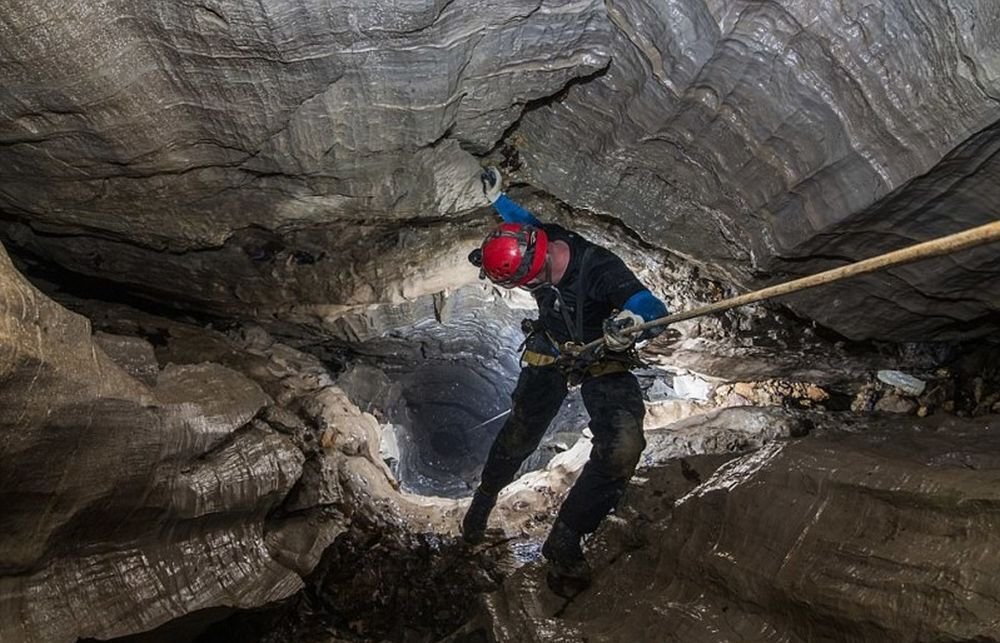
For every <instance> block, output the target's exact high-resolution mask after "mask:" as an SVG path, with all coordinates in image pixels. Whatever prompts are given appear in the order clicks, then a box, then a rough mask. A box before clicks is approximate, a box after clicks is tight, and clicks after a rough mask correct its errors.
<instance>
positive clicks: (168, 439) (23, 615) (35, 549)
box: [0, 254, 454, 643]
mask: <svg viewBox="0 0 1000 643" xmlns="http://www.w3.org/2000/svg"><path fill="white" fill-rule="evenodd" d="M114 315H115V309H114V308H112V307H109V308H107V309H106V311H105V317H104V319H103V320H102V323H103V324H104V327H105V328H107V329H109V330H113V331H122V332H124V331H130V333H131V334H132V335H133V336H130V337H128V336H124V335H120V334H117V333H114V332H103V333H98V334H95V335H92V334H91V324H90V322H89V321H88V320H87V319H85V318H84V317H81V316H80V315H77V314H74V313H71V312H69V311H68V310H66V309H64V308H62V307H61V306H59V305H58V304H56V303H55V302H53V301H52V300H50V299H48V298H47V297H45V296H44V295H42V294H41V293H40V292H39V291H38V290H36V289H35V288H34V287H32V286H31V285H29V284H28V283H27V282H26V281H25V280H24V279H23V278H22V277H21V276H20V275H18V273H17V272H16V271H15V270H14V268H13V266H12V265H11V263H10V261H9V259H8V258H7V257H6V255H4V254H0V384H2V385H0V430H2V441H0V472H2V483H3V484H2V488H0V504H2V505H3V508H4V510H3V530H2V533H0V552H2V554H0V590H2V591H0V594H2V598H0V639H3V640H4V641H12V642H18V641H24V642H34V641H37V642H42V641H44V642H45V643H53V642H58V641H74V640H76V639H77V638H81V637H96V638H111V637H116V636H123V635H126V634H132V633H135V632H141V631H144V630H148V629H152V628H154V627H156V626H158V625H160V624H162V623H165V622H167V621H170V620H171V619H176V618H179V617H182V616H185V615H187V614H190V613H193V612H196V611H199V610H205V609H207V608H230V609H236V608H253V607H258V606H261V605H264V604H266V603H270V602H273V601H275V600H278V599H282V598H285V597H287V596H289V595H291V594H293V593H294V592H296V591H297V590H298V589H300V588H301V587H302V586H303V584H302V578H303V577H304V576H306V575H307V574H309V573H310V572H311V571H312V570H313V568H314V567H315V566H316V564H317V563H318V562H319V560H320V557H321V555H322V554H323V552H324V551H325V549H326V547H327V546H328V545H329V544H330V543H331V542H333V540H334V539H335V538H336V537H337V536H338V535H339V534H341V533H342V532H343V531H344V530H346V529H347V526H348V525H349V524H350V522H351V520H352V517H354V516H356V515H361V514H363V513H364V512H366V511H375V509H374V508H375V507H376V506H377V507H379V509H378V510H377V511H378V513H379V515H380V517H381V520H382V521H383V524H386V525H394V526H395V528H396V529H398V528H400V525H403V524H408V523H409V522H410V521H414V522H418V523H419V524H421V525H434V528H435V529H437V530H440V531H442V532H445V531H448V530H450V529H453V528H454V517H451V518H446V517H443V516H444V512H443V510H441V509H434V510H431V509H430V508H429V507H431V506H433V501H430V500H425V501H421V502H413V501H412V500H408V499H407V498H405V497H403V496H400V495H399V493H398V492H397V490H396V488H395V486H394V482H393V480H392V479H391V476H390V475H389V474H388V472H387V470H386V468H385V465H384V464H383V463H382V461H381V459H380V458H379V457H378V443H379V435H378V432H379V427H378V423H377V421H376V420H375V419H374V418H373V417H372V416H371V415H368V414H364V413H361V412H360V411H359V410H358V409H357V407H356V406H354V405H353V404H352V403H351V402H350V401H349V400H348V399H347V397H346V395H345V394H344V393H343V392H342V391H340V390H339V389H338V388H336V387H335V386H333V382H332V379H331V378H330V376H329V374H328V372H327V370H326V369H325V368H324V367H323V366H322V365H321V364H320V363H319V362H318V361H317V360H316V358H314V357H312V356H309V355H306V354H304V353H301V352H299V351H297V350H294V349H291V348H289V347H287V346H283V345H281V344H277V343H275V342H274V341H273V340H271V339H270V338H268V337H267V335H266V333H262V332H257V331H252V330H251V331H247V332H243V333H237V334H236V335H234V336H233V337H228V336H226V335H223V334H221V333H218V332H213V331H207V330H205V329H203V328H200V327H197V326H190V325H185V324H179V323H175V322H170V321H168V320H165V319H162V318H156V317H152V316H143V315H138V319H139V320H140V321H138V322H136V321H128V322H126V321H124V320H125V319H128V317H127V316H126V317H123V318H122V319H121V320H119V321H117V322H116V321H114V320H113V319H112V318H113V317H114ZM134 335H145V336H149V337H152V338H154V339H155V341H156V347H155V350H154V346H152V345H151V344H150V343H148V342H146V341H145V340H142V339H139V338H138V337H136V336H134ZM452 504H453V503H445V505H444V506H445V508H449V507H451V505H452ZM436 521H437V522H436ZM224 613H225V612H224V611H221V612H217V613H216V615H217V616H219V615H224Z"/></svg>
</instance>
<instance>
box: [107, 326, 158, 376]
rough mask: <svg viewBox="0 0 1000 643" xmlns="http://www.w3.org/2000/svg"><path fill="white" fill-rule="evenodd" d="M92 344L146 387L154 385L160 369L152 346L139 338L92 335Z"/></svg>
mask: <svg viewBox="0 0 1000 643" xmlns="http://www.w3.org/2000/svg"><path fill="white" fill-rule="evenodd" d="M94 343H96V344H97V345H98V346H100V347H101V349H102V350H104V352H105V353H107V354H108V357H110V358H111V359H113V360H114V362H115V364H118V366H120V367H121V368H122V369H123V370H124V371H125V372H126V373H128V374H129V375H131V376H132V377H134V378H136V379H137V380H139V381H140V382H142V383H143V384H146V385H147V386H153V385H155V384H156V376H157V374H158V373H159V370H160V367H159V364H157V362H156V355H155V353H154V352H153V345H152V344H150V343H149V342H147V341H146V340H144V339H141V338H139V337H127V336H123V335H111V334H108V333H101V332H97V333H94Z"/></svg>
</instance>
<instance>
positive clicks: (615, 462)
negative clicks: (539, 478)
mask: <svg viewBox="0 0 1000 643" xmlns="http://www.w3.org/2000/svg"><path fill="white" fill-rule="evenodd" d="M567 390H568V389H567V384H566V376H565V375H563V374H562V373H561V372H559V370H558V369H557V368H555V367H552V366H540V367H536V366H526V367H525V368H524V369H523V370H522V371H521V375H520V377H519V378H518V380H517V387H516V388H515V389H514V393H513V394H512V395H511V399H512V402H513V403H512V406H511V414H510V416H509V417H508V418H507V422H506V424H504V426H503V428H502V429H501V430H500V433H499V434H498V435H497V438H496V441H494V442H493V446H492V447H491V448H490V454H489V457H488V458H487V460H486V466H485V467H484V468H483V475H482V481H481V482H480V485H479V488H480V489H482V490H483V491H484V492H486V493H488V494H490V495H496V494H498V493H499V492H500V490H501V489H503V488H504V487H505V486H507V485H508V484H510V483H511V482H512V481H513V480H514V476H515V475H516V474H517V470H518V469H519V468H520V467H521V463H522V462H524V460H525V458H527V457H528V456H529V455H531V453H532V451H534V450H535V449H536V448H537V447H538V443H539V442H541V439H542V436H543V435H544V434H545V430H546V429H547V428H548V426H549V423H550V422H551V421H552V418H554V417H555V416H556V413H558V412H559V407H560V406H562V403H563V399H565V397H566V393H567ZM580 393H581V394H582V396H583V403H584V406H585V407H586V408H587V413H589V414H590V430H591V432H592V433H593V434H594V439H593V449H592V451H591V453H590V460H589V461H588V462H587V464H586V465H585V466H584V467H583V472H582V473H581V474H580V477H579V479H577V481H576V483H575V484H574V485H573V488H572V489H570V491H569V495H568V496H567V497H566V500H565V501H564V502H563V504H562V507H561V508H560V510H559V519H560V520H562V521H563V522H565V523H566V525H567V526H569V527H570V528H571V529H573V530H574V531H577V532H579V533H584V534H586V533H590V532H592V531H594V530H595V529H597V526H598V525H599V524H600V522H601V520H603V519H604V517H605V516H606V515H608V513H609V512H610V511H611V510H612V509H613V508H614V506H615V505H616V504H617V503H618V500H619V499H620V498H621V495H622V493H623V492H624V491H625V486H626V485H627V484H628V481H629V478H631V477H632V473H633V472H634V471H635V467H636V464H638V462H639V456H640V455H641V454H642V450H643V449H644V448H645V447H646V440H645V438H644V437H643V434H642V420H643V416H644V415H645V414H646V409H645V406H643V403H642V390H641V389H640V388H639V382H638V381H637V380H636V378H635V376H634V375H632V374H631V373H629V372H622V373H610V374H607V375H601V376H599V377H594V378H590V379H586V380H584V382H583V385H582V386H581V389H580Z"/></svg>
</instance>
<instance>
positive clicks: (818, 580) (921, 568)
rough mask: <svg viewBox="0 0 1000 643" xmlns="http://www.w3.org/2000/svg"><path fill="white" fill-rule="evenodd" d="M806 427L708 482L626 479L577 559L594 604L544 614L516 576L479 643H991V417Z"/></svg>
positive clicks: (999, 593) (996, 594)
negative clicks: (613, 517)
mask: <svg viewBox="0 0 1000 643" xmlns="http://www.w3.org/2000/svg"><path fill="white" fill-rule="evenodd" d="M734 412H738V413H743V414H745V413H746V411H737V410H733V411H725V412H723V415H720V416H718V417H717V418H716V419H715V421H714V422H715V424H716V425H720V424H721V425H723V426H724V425H726V424H729V425H731V426H732V427H735V426H738V425H741V424H744V423H745V420H740V419H738V418H737V417H735V416H733V417H730V418H729V422H726V420H725V419H724V418H725V414H732V413H734ZM766 413H770V414H773V413H774V411H770V412H766ZM761 419H764V418H763V417H762V418H761ZM813 421H815V422H816V423H817V424H819V425H821V427H820V429H819V430H818V432H817V433H815V434H811V435H809V436H808V437H805V438H802V439H797V440H792V441H778V442H768V443H767V444H765V445H764V446H763V447H762V448H760V449H759V450H757V451H755V452H753V453H751V454H749V455H746V456H743V457H740V458H737V459H733V460H730V461H729V462H727V463H725V464H723V465H722V466H721V467H719V466H718V465H719V461H718V459H716V460H714V461H712V460H710V459H706V458H705V457H701V458H699V457H694V458H690V457H689V458H687V459H682V460H674V461H673V462H669V463H666V464H665V465H664V466H662V467H657V468H653V469H647V470H645V471H643V472H641V473H640V475H639V478H638V479H637V482H638V484H637V486H636V487H634V488H633V489H632V490H630V491H629V494H628V496H627V503H626V506H625V507H623V509H622V514H623V516H624V517H625V518H626V519H627V520H628V522H627V523H625V522H624V521H622V522H620V523H618V524H616V523H615V521H611V523H609V524H608V525H606V527H605V528H604V529H603V530H602V531H601V532H599V533H598V534H597V535H596V537H595V539H594V540H593V541H592V542H591V543H590V545H589V551H590V555H591V556H592V557H593V558H594V559H595V561H596V566H597V574H596V578H595V584H594V587H593V588H592V589H591V590H589V591H588V592H585V593H584V594H581V595H580V596H578V597H577V598H576V599H574V600H572V601H570V602H564V601H558V600H556V599H555V597H553V596H552V595H551V594H548V593H547V590H545V589H543V588H541V587H540V585H539V577H538V575H539V574H540V573H541V571H540V570H538V569H537V568H535V567H532V566H529V567H527V568H525V570H523V571H522V572H519V573H518V574H517V575H515V577H514V578H513V579H512V580H511V582H510V583H507V584H505V587H504V590H503V591H502V592H500V593H498V594H496V595H494V596H493V597H492V598H491V599H490V600H489V601H488V602H487V606H488V609H487V611H486V613H485V614H487V615H488V616H487V617H486V620H485V621H483V622H484V623H490V625H488V626H487V628H488V630H489V631H490V632H491V633H492V635H493V636H494V637H495V638H496V640H500V641H552V640H580V639H581V638H585V639H586V640H593V641H623V640H648V639H649V638H650V636H651V635H652V633H654V632H655V633H656V634H655V638H656V639H657V640H663V641H684V642H686V643H691V642H697V641H705V642H706V643H709V642H712V643H715V642H717V641H722V640H726V641H728V640H747V639H752V640H758V641H814V640H831V641H875V640H878V641H900V642H902V641H941V640H956V641H957V640H977V641H992V640H995V638H996V635H997V624H996V623H997V622H996V618H997V605H998V603H1000V586H998V584H997V582H996V578H995V577H996V574H995V573H994V572H995V570H996V568H997V565H998V564H1000V561H998V560H997V551H998V549H997V534H996V528H995V527H996V525H995V520H994V518H993V517H994V515H995V513H996V507H997V502H998V498H997V494H996V490H995V488H994V487H995V485H994V483H993V481H994V479H995V477H996V475H997V471H998V469H1000V460H998V459H997V458H996V457H995V456H993V455H990V454H991V453H993V452H995V451H996V447H998V446H1000V444H994V443H995V442H996V436H995V435H994V431H995V429H996V421H997V417H996V416H992V417H988V418H984V419H983V420H982V421H978V422H969V421H961V420H955V419H950V420H941V419H937V420H931V419H929V418H928V419H923V420H912V421H911V420H904V421H900V420H898V419H891V417H889V416H871V417H869V418H868V419H858V418H856V417H854V416H835V417H824V416H822V415H814V416H813ZM836 425H839V427H838V428H837V429H836V430H830V429H824V428H823V426H828V427H833V426H836ZM715 467H718V469H717V470H715V472H714V473H712V471H713V469H714V468H715ZM637 525H638V526H640V530H639V532H638V533H636V532H635V527H636V526H637ZM623 615H627V616H623ZM491 619H493V620H491ZM470 629H474V628H470ZM555 633H559V634H558V635H556V634H555Z"/></svg>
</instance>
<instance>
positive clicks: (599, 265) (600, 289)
mask: <svg viewBox="0 0 1000 643" xmlns="http://www.w3.org/2000/svg"><path fill="white" fill-rule="evenodd" d="M589 264H590V265H589V266H588V267H587V273H588V275H589V279H588V283H590V284H591V286H590V289H589V291H590V292H589V294H590V296H591V297H593V298H594V299H596V300H598V301H604V302H607V303H609V304H611V306H612V307H614V308H616V309H619V310H621V309H622V308H623V307H624V306H625V302H626V301H628V298H629V297H631V296H632V295H634V294H635V293H637V292H639V291H640V290H645V289H646V287H645V286H644V285H642V282H641V281H639V278H638V277H636V276H635V275H634V274H633V273H632V271H631V270H629V269H628V266H626V265H625V262H624V261H622V260H621V259H620V258H619V257H618V255H616V254H614V253H613V252H611V251H610V250H607V249H605V248H601V247H600V246H597V247H595V248H594V256H593V257H592V258H591V260H590V262H589Z"/></svg>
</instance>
